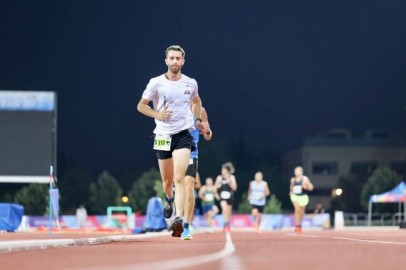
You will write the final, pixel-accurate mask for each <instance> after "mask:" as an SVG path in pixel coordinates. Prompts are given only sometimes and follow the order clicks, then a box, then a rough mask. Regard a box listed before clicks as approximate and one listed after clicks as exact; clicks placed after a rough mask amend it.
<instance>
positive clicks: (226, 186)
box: [216, 162, 237, 232]
mask: <svg viewBox="0 0 406 270" xmlns="http://www.w3.org/2000/svg"><path fill="white" fill-rule="evenodd" d="M234 172H235V169H234V166H233V164H232V163H231V162H227V163H225V164H223V166H222V168H221V175H219V176H217V179H216V188H217V190H218V192H219V194H220V206H221V211H222V215H223V221H224V231H226V232H227V231H230V218H231V214H232V210H233V203H234V192H235V191H236V190H237V181H236V179H235V176H234V175H233V173H234Z"/></svg>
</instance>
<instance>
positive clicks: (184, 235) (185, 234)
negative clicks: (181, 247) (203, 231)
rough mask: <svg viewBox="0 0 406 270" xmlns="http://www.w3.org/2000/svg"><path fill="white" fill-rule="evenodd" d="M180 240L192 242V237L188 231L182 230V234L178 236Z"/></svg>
mask: <svg viewBox="0 0 406 270" xmlns="http://www.w3.org/2000/svg"><path fill="white" fill-rule="evenodd" d="M180 239H182V240H192V239H193V237H192V235H191V234H190V232H189V229H186V228H185V229H183V233H182V235H181V236H180Z"/></svg>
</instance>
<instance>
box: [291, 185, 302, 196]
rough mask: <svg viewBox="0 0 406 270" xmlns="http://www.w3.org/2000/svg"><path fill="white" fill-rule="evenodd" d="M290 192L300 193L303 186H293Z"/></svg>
mask: <svg viewBox="0 0 406 270" xmlns="http://www.w3.org/2000/svg"><path fill="white" fill-rule="evenodd" d="M292 192H293V194H302V192H303V187H302V186H293V190H292Z"/></svg>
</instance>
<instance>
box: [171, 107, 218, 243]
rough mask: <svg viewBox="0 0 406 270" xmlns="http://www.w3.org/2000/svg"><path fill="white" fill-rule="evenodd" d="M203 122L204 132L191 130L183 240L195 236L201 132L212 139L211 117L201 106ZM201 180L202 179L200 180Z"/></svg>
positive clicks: (205, 137) (206, 138)
mask: <svg viewBox="0 0 406 270" xmlns="http://www.w3.org/2000/svg"><path fill="white" fill-rule="evenodd" d="M201 122H202V123H203V128H204V133H203V132H201V131H200V130H199V129H197V128H196V129H194V130H191V131H190V134H191V135H192V137H193V146H194V147H193V150H192V153H191V155H190V160H189V166H188V168H187V171H186V176H185V193H184V194H185V204H184V207H185V208H184V209H183V210H184V211H183V214H184V219H185V222H184V224H183V227H184V230H183V233H182V235H181V239H182V240H192V239H193V237H192V235H191V234H190V230H189V224H190V222H191V221H192V218H193V212H194V210H195V195H194V190H195V182H196V178H197V170H198V158H199V151H198V148H197V145H198V143H199V139H200V134H203V136H204V139H205V140H206V141H209V140H211V137H212V135H213V134H212V131H211V129H210V125H209V119H208V116H207V113H206V110H205V109H204V108H201ZM199 182H200V181H199ZM176 209H177V211H179V207H178V205H177V204H176ZM177 214H178V213H177Z"/></svg>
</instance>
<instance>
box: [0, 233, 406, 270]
mask: <svg viewBox="0 0 406 270" xmlns="http://www.w3.org/2000/svg"><path fill="white" fill-rule="evenodd" d="M90 237H91V238H93V239H94V238H96V239H97V238H105V237H106V236H105V235H100V234H99V235H94V234H92V235H87V234H77V235H71V234H54V235H53V236H52V239H55V240H57V239H86V238H90ZM128 237H129V238H128V239H124V240H120V239H118V240H117V241H110V242H103V241H100V242H99V243H98V244H87V243H86V242H81V243H82V244H79V245H75V244H74V245H69V246H66V247H50V248H46V249H41V248H39V247H38V248H31V249H30V250H16V251H14V250H11V251H7V250H3V251H2V253H0V269H5V270H6V269H7V270H13V269H41V270H47V269H58V270H59V269H76V270H91V269H99V270H107V269H117V270H127V269H149V270H153V269H154V270H155V269H166V270H167V269H210V270H214V269H303V270H304V269H340V270H341V269H368V270H371V269H401V268H402V267H403V266H402V265H404V263H405V258H406V230H395V229H394V230H352V231H351V230H344V231H333V230H331V231H304V232H303V233H301V234H295V233H293V232H290V231H276V232H267V231H264V232H261V233H258V232H255V231H249V230H248V231H247V230H245V231H238V230H233V231H232V232H231V233H230V234H227V233H224V232H214V233H206V232H200V233H196V234H194V235H193V237H194V239H193V240H192V241H182V240H180V238H173V237H171V236H169V235H168V234H167V233H166V234H164V235H159V234H158V235H157V234H155V235H152V236H147V237H145V238H142V237H141V238H134V236H131V235H129V236H128ZM131 237H133V238H131ZM21 240H23V241H21ZM26 240H35V241H34V242H38V243H39V242H41V241H44V240H50V237H49V236H47V235H46V234H43V233H42V234H33V233H28V234H27V233H14V234H10V233H6V234H0V245H2V244H3V246H4V245H5V244H7V243H12V242H15V241H19V242H22V243H24V241H26ZM27 242H28V241H27ZM31 242H32V241H31ZM96 242H97V241H96ZM83 243H84V244H83ZM399 267H400V268H399Z"/></svg>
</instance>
